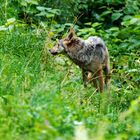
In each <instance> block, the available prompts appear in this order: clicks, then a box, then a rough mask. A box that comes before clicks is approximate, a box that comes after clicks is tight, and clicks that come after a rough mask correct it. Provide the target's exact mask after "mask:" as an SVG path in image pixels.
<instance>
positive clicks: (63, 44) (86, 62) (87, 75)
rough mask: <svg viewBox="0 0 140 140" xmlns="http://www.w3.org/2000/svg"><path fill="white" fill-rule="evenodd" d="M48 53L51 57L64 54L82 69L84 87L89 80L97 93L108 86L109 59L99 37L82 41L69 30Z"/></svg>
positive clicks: (72, 30)
mask: <svg viewBox="0 0 140 140" xmlns="http://www.w3.org/2000/svg"><path fill="white" fill-rule="evenodd" d="M49 51H50V53H51V54H52V55H56V54H60V53H61V54H64V55H66V56H68V57H69V58H70V59H71V60H72V61H73V62H74V63H75V64H76V65H78V66H79V67H80V68H81V69H82V77H83V83H84V86H85V87H86V86H87V83H88V82H89V80H90V81H91V82H93V84H94V87H95V88H96V90H97V91H99V92H103V91H104V89H105V86H106V87H107V86H108V82H109V79H110V59H109V53H108V49H107V47H106V45H105V43H104V41H103V40H102V39H101V38H100V37H98V36H90V37H89V38H88V39H86V40H84V39H82V38H80V37H77V35H76V33H75V31H74V29H73V28H71V29H70V31H69V33H68V35H67V37H65V38H63V39H60V40H59V41H58V42H57V43H56V45H54V47H52V48H51V49H50V50H49ZM103 71H104V75H105V78H104V75H103ZM104 79H105V80H104Z"/></svg>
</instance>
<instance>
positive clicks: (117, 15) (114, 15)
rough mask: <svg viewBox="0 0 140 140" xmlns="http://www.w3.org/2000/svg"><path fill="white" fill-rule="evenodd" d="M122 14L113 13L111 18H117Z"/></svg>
mask: <svg viewBox="0 0 140 140" xmlns="http://www.w3.org/2000/svg"><path fill="white" fill-rule="evenodd" d="M122 15H123V14H122V13H113V14H112V17H111V19H112V21H115V20H118V19H119V18H120V17H121V16H122Z"/></svg>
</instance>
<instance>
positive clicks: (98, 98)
mask: <svg viewBox="0 0 140 140" xmlns="http://www.w3.org/2000/svg"><path fill="white" fill-rule="evenodd" d="M45 38H46V37H45V35H44V33H41V32H39V34H38V32H37V31H36V30H34V31H30V30H27V29H26V30H25V29H24V28H20V29H14V31H11V32H6V33H2V32H1V33H0V46H1V47H0V116H1V117H0V126H1V127H0V139H6V140H8V139H9V140H11V139H29V140H30V139H33V140H35V139H37V140H38V139H41V140H43V139H44V140H45V139H47V140H55V139H56V140H58V139H62V140H64V139H66V140H72V139H76V140H77V139H78V138H80V137H85V139H94V138H95V139H98V140H99V139H115V138H116V139H117V138H118V139H121V138H122V137H123V136H124V137H125V138H126V139H127V138H128V136H127V135H126V134H125V132H126V131H128V132H129V130H126V129H128V128H129V127H128V126H127V124H128V122H130V125H131V124H132V123H131V121H130V120H131V118H133V116H131V117H130V118H129V119H130V120H129V121H128V120H125V119H122V120H121V119H119V118H120V117H121V116H123V114H122V112H125V111H127V110H128V108H129V106H130V103H131V101H132V100H133V99H135V98H136V97H137V96H138V95H139V89H135V90H133V91H132V90H127V89H125V88H122V89H121V91H120V90H119V89H118V88H117V87H115V85H112V86H111V89H110V91H106V93H105V94H99V93H95V92H94V91H95V89H94V88H93V87H92V86H91V85H89V86H88V88H86V89H85V88H84V87H83V85H82V82H81V72H80V70H79V68H77V67H76V66H75V65H74V64H72V65H71V62H70V61H69V60H67V59H65V58H63V56H60V57H59V56H56V57H52V56H50V55H49V53H44V45H45ZM50 43H52V42H50ZM45 51H46V52H47V50H45ZM44 54H45V55H46V56H47V57H46V56H44ZM44 57H46V58H47V60H46V59H45V60H44ZM115 80H117V79H115ZM112 82H113V80H112ZM114 83H115V82H114ZM136 106H137V104H136ZM130 110H131V108H130ZM134 130H135V129H134ZM80 132H81V134H80ZM134 132H135V131H134ZM83 133H84V134H83ZM128 134H129V133H128ZM137 136H138V135H137ZM132 138H134V137H132Z"/></svg>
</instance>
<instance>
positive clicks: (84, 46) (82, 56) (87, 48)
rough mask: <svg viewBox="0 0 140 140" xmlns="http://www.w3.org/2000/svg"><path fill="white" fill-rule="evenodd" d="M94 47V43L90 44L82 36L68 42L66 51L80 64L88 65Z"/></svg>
mask: <svg viewBox="0 0 140 140" xmlns="http://www.w3.org/2000/svg"><path fill="white" fill-rule="evenodd" d="M94 49H95V46H94V44H90V43H89V42H87V41H85V40H83V39H81V38H74V39H73V40H72V41H71V43H70V44H68V46H67V49H66V52H67V54H68V56H69V57H70V59H72V60H73V61H74V62H75V63H76V64H77V65H79V66H80V65H82V64H84V65H88V64H89V63H90V62H91V60H92V57H91V56H92V55H93V53H94Z"/></svg>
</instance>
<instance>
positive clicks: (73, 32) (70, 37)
mask: <svg viewBox="0 0 140 140" xmlns="http://www.w3.org/2000/svg"><path fill="white" fill-rule="evenodd" d="M74 36H75V31H74V29H73V28H70V30H69V34H68V37H67V38H68V40H72V39H73V37H74Z"/></svg>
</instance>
